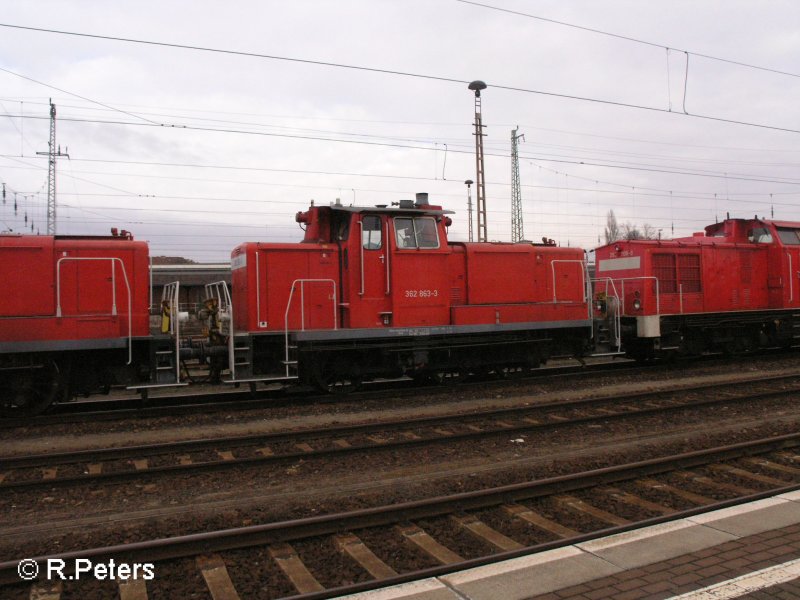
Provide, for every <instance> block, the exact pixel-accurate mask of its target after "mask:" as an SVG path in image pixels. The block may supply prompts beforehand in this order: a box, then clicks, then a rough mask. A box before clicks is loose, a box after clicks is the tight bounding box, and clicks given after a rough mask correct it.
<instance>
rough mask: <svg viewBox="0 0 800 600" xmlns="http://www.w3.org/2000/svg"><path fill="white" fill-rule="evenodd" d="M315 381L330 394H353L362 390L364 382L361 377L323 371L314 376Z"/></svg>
mask: <svg viewBox="0 0 800 600" xmlns="http://www.w3.org/2000/svg"><path fill="white" fill-rule="evenodd" d="M314 383H315V384H316V386H317V387H318V388H319V389H320V390H321V391H323V392H327V393H328V394H352V393H353V392H357V391H358V390H360V389H361V386H362V384H363V383H364V382H363V381H362V379H361V378H360V377H355V376H353V377H345V376H343V375H339V374H335V373H327V374H326V373H321V374H318V375H317V376H316V377H315V378H314Z"/></svg>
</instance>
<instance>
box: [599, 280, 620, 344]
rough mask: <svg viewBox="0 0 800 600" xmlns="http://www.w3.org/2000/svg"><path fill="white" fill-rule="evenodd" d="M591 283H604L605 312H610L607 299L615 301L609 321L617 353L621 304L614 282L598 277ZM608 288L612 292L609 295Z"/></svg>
mask: <svg viewBox="0 0 800 600" xmlns="http://www.w3.org/2000/svg"><path fill="white" fill-rule="evenodd" d="M592 282H593V283H600V282H604V283H605V284H606V292H605V293H606V298H607V300H606V312H607V313H609V312H612V311H611V308H610V305H609V301H608V299H609V298H613V299H614V300H615V301H616V306H614V307H613V317H612V319H611V326H612V334H613V335H614V341H615V343H616V346H617V352H620V351H621V350H622V321H621V314H620V313H621V304H620V301H619V293H618V292H617V285H616V284H615V283H614V280H613V279H611V277H600V278H596V279H592ZM609 287H611V289H612V290H613V293H611V294H610V293H609Z"/></svg>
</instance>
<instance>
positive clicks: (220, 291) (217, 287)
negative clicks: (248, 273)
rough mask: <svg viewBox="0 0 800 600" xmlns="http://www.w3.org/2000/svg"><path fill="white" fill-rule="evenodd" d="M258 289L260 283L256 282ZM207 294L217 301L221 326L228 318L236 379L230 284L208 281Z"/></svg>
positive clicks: (230, 358) (230, 357) (231, 363)
mask: <svg viewBox="0 0 800 600" xmlns="http://www.w3.org/2000/svg"><path fill="white" fill-rule="evenodd" d="M256 271H258V253H256ZM256 290H258V284H256ZM206 295H207V296H210V297H211V298H213V299H216V301H217V310H218V311H219V312H218V313H217V314H218V318H219V323H220V326H221V325H222V318H223V316H224V317H225V318H227V319H228V369H229V370H230V372H231V379H232V380H235V379H236V354H235V340H234V333H235V331H234V327H233V302H231V293H230V291H229V290H228V284H227V283H225V282H224V281H215V282H213V283H207V284H206ZM256 302H258V293H256ZM256 318H259V317H256Z"/></svg>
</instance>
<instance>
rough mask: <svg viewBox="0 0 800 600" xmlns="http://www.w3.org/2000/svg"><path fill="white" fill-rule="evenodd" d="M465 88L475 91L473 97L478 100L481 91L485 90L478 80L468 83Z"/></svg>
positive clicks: (481, 82)
mask: <svg viewBox="0 0 800 600" xmlns="http://www.w3.org/2000/svg"><path fill="white" fill-rule="evenodd" d="M467 87H468V88H469V89H471V90H474V91H475V97H476V98H480V96H481V90H485V89H486V84H485V83H484V82H483V81H481V80H480V79H476V80H475V81H473V82H472V83H470V84H469V85H468V86H467Z"/></svg>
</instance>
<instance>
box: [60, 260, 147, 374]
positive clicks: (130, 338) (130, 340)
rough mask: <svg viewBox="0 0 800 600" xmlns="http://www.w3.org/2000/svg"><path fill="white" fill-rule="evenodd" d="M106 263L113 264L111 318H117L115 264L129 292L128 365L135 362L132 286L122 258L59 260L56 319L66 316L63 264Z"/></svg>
mask: <svg viewBox="0 0 800 600" xmlns="http://www.w3.org/2000/svg"><path fill="white" fill-rule="evenodd" d="M90 260H92V261H105V260H107V261H108V262H109V263H110V264H111V316H113V317H116V316H117V270H116V268H115V264H116V263H119V265H120V268H121V269H122V277H123V280H124V281H125V289H126V290H127V294H128V362H127V364H131V363H132V362H133V312H132V307H131V286H130V283H129V282H128V274H127V272H126V271H125V263H124V262H122V259H121V258H117V257H110V256H109V257H100V256H98V257H90V256H85V257H78V256H75V257H73V256H65V257H62V258H59V259H58V262H57V263H56V317H58V318H61V317H63V316H64V315H63V314H62V312H61V263H63V262H67V261H90ZM67 316H79V315H67Z"/></svg>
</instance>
